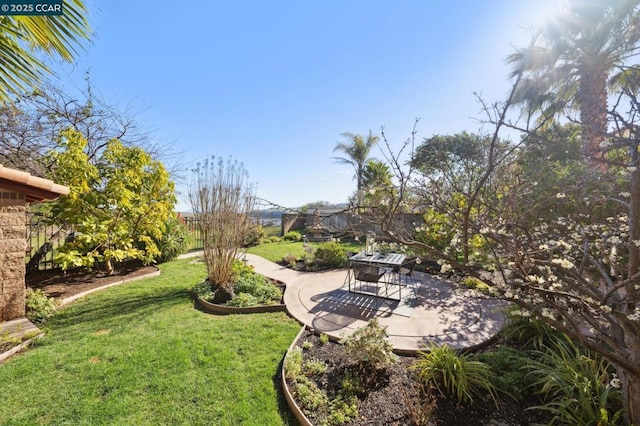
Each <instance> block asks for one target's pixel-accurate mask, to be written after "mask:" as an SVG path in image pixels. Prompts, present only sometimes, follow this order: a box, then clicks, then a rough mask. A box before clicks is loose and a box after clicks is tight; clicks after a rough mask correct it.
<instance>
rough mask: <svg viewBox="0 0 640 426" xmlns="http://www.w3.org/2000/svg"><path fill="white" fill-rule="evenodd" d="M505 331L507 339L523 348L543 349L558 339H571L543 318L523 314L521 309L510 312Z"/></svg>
mask: <svg viewBox="0 0 640 426" xmlns="http://www.w3.org/2000/svg"><path fill="white" fill-rule="evenodd" d="M503 333H504V337H505V338H506V339H507V340H510V341H511V342H513V343H514V344H516V345H518V346H519V347H520V348H521V349H523V350H541V349H543V348H545V347H548V346H549V345H554V344H555V343H556V342H558V341H567V340H569V339H568V337H567V336H566V335H564V334H562V333H560V332H559V331H557V330H555V329H553V328H552V327H551V326H550V325H549V324H547V323H546V322H544V321H542V320H541V319H538V318H531V317H529V316H523V315H522V314H521V311H520V310H519V309H515V310H512V311H511V312H509V314H508V316H507V323H506V325H505V327H504V329H503Z"/></svg>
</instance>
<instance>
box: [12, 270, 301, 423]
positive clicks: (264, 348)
mask: <svg viewBox="0 0 640 426" xmlns="http://www.w3.org/2000/svg"><path fill="white" fill-rule="evenodd" d="M191 262H192V259H191V260H190V259H186V260H181V261H174V262H170V263H167V264H164V265H161V269H162V274H161V275H160V276H159V277H155V278H150V279H145V280H142V281H138V282H134V283H130V284H125V285H122V286H118V287H114V288H111V289H108V290H105V291H102V292H99V293H96V294H94V295H90V296H87V297H86V298H84V299H82V300H80V301H78V302H76V303H74V304H72V305H71V306H69V307H67V308H65V309H63V310H61V311H60V312H59V313H58V314H57V315H56V316H54V317H53V318H52V319H51V320H50V321H49V323H48V330H47V335H46V336H45V337H44V338H43V339H41V340H40V341H39V342H38V343H37V344H36V345H35V346H34V347H32V348H31V349H30V350H29V351H28V352H26V353H24V354H21V355H19V356H17V357H14V358H13V359H11V360H9V361H8V362H6V363H5V364H2V365H0V383H1V384H2V385H1V386H0V424H3V425H26V424H74V425H83V424H86V425H89V424H90V425H100V424H109V425H125V424H126V425H130V424H136V425H145V424H149V425H155V424H219V425H236V424H246V425H265V424H269V425H277V424H293V423H294V422H293V420H292V419H291V417H290V415H289V413H288V411H287V409H286V408H285V407H286V404H285V403H284V400H283V398H282V397H281V395H280V385H279V381H278V379H277V376H278V372H279V364H280V361H281V359H282V356H283V354H284V353H285V351H286V349H287V348H288V346H289V345H290V343H291V342H292V341H293V339H294V337H295V335H296V333H297V332H298V330H299V325H298V324H297V322H296V321H295V320H293V319H291V318H289V317H287V316H286V315H285V314H283V313H272V314H256V315H232V316H225V317H217V316H211V315H208V314H205V313H202V312H200V311H198V310H196V309H195V308H194V306H193V302H192V300H191V299H190V295H189V289H190V288H191V287H192V286H193V285H194V284H195V283H196V282H198V281H200V280H201V279H202V278H203V277H204V276H205V268H204V265H202V264H192V263H191Z"/></svg>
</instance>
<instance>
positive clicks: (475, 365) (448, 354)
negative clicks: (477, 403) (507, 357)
mask: <svg viewBox="0 0 640 426" xmlns="http://www.w3.org/2000/svg"><path fill="white" fill-rule="evenodd" d="M410 368H411V369H412V370H415V371H416V372H417V375H418V379H419V380H420V381H422V382H423V383H424V384H426V385H428V384H429V383H433V384H434V385H435V387H436V389H438V392H440V394H441V395H442V396H445V397H452V398H455V399H456V400H457V401H458V403H473V402H474V400H475V399H476V397H480V398H482V397H484V396H485V395H487V394H489V395H491V397H492V398H493V400H494V402H496V395H495V388H494V386H493V384H492V383H491V381H490V380H489V377H490V376H491V370H490V369H489V366H488V365H487V364H485V363H483V362H480V361H473V360H472V359H471V357H470V356H469V355H458V354H456V353H455V352H454V351H453V349H451V348H450V347H449V346H447V345H443V346H434V345H432V346H431V347H430V348H429V350H428V352H424V351H419V352H418V360H417V361H416V362H414V363H413V364H412V365H411V367H410ZM496 404H497V402H496Z"/></svg>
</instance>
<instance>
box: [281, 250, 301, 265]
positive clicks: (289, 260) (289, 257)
mask: <svg viewBox="0 0 640 426" xmlns="http://www.w3.org/2000/svg"><path fill="white" fill-rule="evenodd" d="M282 261H283V262H284V263H286V264H287V265H289V266H290V267H291V268H295V266H296V263H297V262H298V257H297V256H296V255H295V254H293V253H287V254H285V255H284V256H282Z"/></svg>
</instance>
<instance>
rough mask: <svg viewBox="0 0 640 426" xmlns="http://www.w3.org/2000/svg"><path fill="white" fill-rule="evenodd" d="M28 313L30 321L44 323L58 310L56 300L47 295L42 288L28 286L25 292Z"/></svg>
mask: <svg viewBox="0 0 640 426" xmlns="http://www.w3.org/2000/svg"><path fill="white" fill-rule="evenodd" d="M25 300H26V303H25V306H26V315H27V318H29V321H31V322H34V323H39V324H42V323H44V322H45V321H46V320H47V319H49V318H50V317H52V316H53V314H54V313H55V311H56V305H57V303H56V301H55V299H53V298H50V297H47V295H46V294H45V293H44V291H42V290H40V289H36V290H33V289H31V288H27V291H26V292H25Z"/></svg>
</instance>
